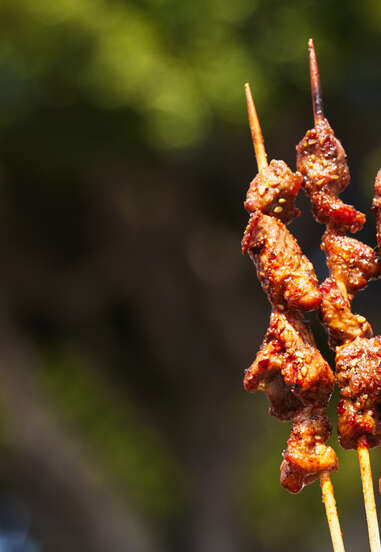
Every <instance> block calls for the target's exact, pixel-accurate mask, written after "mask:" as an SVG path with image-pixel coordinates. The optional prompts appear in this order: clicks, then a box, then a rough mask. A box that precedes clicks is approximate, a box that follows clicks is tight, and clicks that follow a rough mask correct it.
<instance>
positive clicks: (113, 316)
mask: <svg viewBox="0 0 381 552" xmlns="http://www.w3.org/2000/svg"><path fill="white" fill-rule="evenodd" d="M310 36H312V37H313V38H314V40H315V45H316V49H317V55H318V61H319V66H320V71H321V79H322V85H323V96H324V101H325V108H326V114H327V116H328V118H329V120H330V122H331V124H332V126H333V128H334V129H335V131H336V134H337V136H338V137H339V138H340V139H341V140H342V142H343V145H344V147H345V148H346V151H347V153H348V157H349V162H350V167H351V171H352V183H351V186H350V188H348V190H347V191H346V192H345V193H344V194H343V197H344V199H345V200H346V201H349V202H353V203H355V204H356V206H357V207H358V208H360V209H362V210H363V211H364V212H365V213H366V214H367V217H368V222H367V225H366V228H365V230H363V231H362V232H361V233H360V234H359V235H358V236H359V237H360V238H361V239H363V240H364V241H367V243H369V244H371V245H375V223H374V220H373V217H372V214H371V212H370V204H371V198H372V187H373V181H374V177H375V174H376V171H377V170H378V168H379V167H380V166H381V96H380V91H381V4H380V2H378V1H377V0H363V1H361V2H359V1H358V0H350V1H347V2H330V1H328V0H320V1H318V0H306V1H304V2H298V1H296V0H294V1H289V2H281V1H274V0H267V1H266V0H234V1H231V0H202V1H201V0H193V1H192V2H185V1H180V0H177V1H175V0H167V1H165V0H141V1H140V2H138V1H130V2H127V1H123V0H109V1H105V0H103V1H102V0H56V1H55V2H52V1H51V0H3V1H2V2H1V4H0V241H1V247H0V252H1V270H0V448H1V450H0V548H1V550H2V551H3V552H16V551H17V552H20V551H24V552H40V551H49V552H50V551H53V552H61V551H62V552H63V551H65V552H67V551H69V550H70V551H83V552H104V551H113V552H119V551H131V552H159V551H160V552H162V551H173V552H175V551H176V552H180V551H181V552H183V551H184V552H191V551H192V552H193V551H195V552H206V551H207V552H233V551H234V552H238V551H239V552H249V551H264V552H270V551H275V550H280V549H282V550H286V551H287V550H292V551H293V552H298V551H302V550H303V551H304V550H306V549H307V548H308V549H309V550H311V551H312V552H314V551H320V550H329V549H330V546H331V544H330V538H329V533H328V528H327V523H326V520H325V516H324V511H323V506H322V503H321V497H320V488H319V485H318V483H315V484H314V485H311V486H310V487H308V488H306V489H304V490H303V491H302V493H300V495H297V496H292V495H290V494H288V493H287V492H286V491H285V490H283V489H282V488H281V486H280V484H279V465H280V462H281V451H282V449H284V448H285V445H286V441H287V438H288V434H289V430H290V425H289V424H281V423H279V422H278V421H277V420H275V419H271V418H270V417H269V416H268V415H267V408H268V406H267V402H266V398H265V396H264V395H263V394H261V393H258V394H257V395H249V394H247V393H245V392H244V390H243V388H242V376H243V371H244V369H245V368H246V367H247V366H248V365H249V364H250V363H251V361H252V360H253V358H254V357H255V354H256V351H257V349H258V347H259V345H260V343H261V340H262V337H263V335H264V333H265V330H266V328H267V323H268V319H269V305H268V303H267V300H266V298H265V296H264V294H263V293H262V291H261V289H260V286H259V284H258V282H257V279H256V274H255V270H254V268H253V266H252V265H251V264H250V261H249V259H248V258H244V257H242V256H241V254H240V240H241V235H242V232H243V229H244V227H245V225H246V222H247V215H246V214H245V211H244V209H243V206H242V202H243V199H244V196H245V193H246V189H247V187H248V184H249V182H250V180H251V179H252V177H253V176H254V175H255V173H256V163H255V159H254V156H253V150H252V145H251V140H250V135H249V131H248V125H247V115H246V106H245V100H244V92H243V84H244V83H245V82H246V81H249V82H250V83H251V85H252V89H253V94H254V97H255V101H256V105H257V109H258V113H259V116H260V120H261V123H262V126H263V132H264V136H265V142H266V147H267V150H268V154H269V158H270V159H271V158H275V159H284V160H285V161H286V162H287V163H289V164H290V166H291V167H292V168H294V167H295V145H296V143H297V142H298V141H299V140H300V138H301V137H302V136H303V135H304V133H305V131H306V130H307V129H308V128H310V127H311V126H312V109H311V102H310V89H309V76H308V61H307V40H308V38H309V37H310ZM302 196H303V194H301V198H300V199H299V200H298V202H299V206H300V207H301V209H302V210H303V214H302V216H301V217H300V218H299V219H298V220H297V221H295V222H294V223H293V224H292V227H291V228H292V231H293V232H294V233H295V234H296V235H297V237H298V238H299V240H300V242H301V244H302V246H303V249H304V251H305V252H306V253H307V254H308V255H309V256H310V258H311V259H312V260H313V262H314V264H315V266H316V270H317V273H318V275H319V279H320V280H322V279H323V278H324V277H325V275H326V268H325V264H324V258H323V256H322V254H321V252H320V249H319V245H320V236H321V233H322V227H321V226H319V225H318V224H316V223H315V222H314V220H313V219H312V216H311V212H310V207H309V202H308V201H307V200H306V199H305V198H304V197H302ZM380 284H381V282H378V283H373V284H371V285H370V286H369V288H368V289H367V290H365V291H364V292H363V293H361V294H360V295H359V296H358V297H357V298H356V299H355V302H354V308H355V309H356V311H357V312H359V313H361V314H364V315H365V316H367V317H368V318H369V320H370V321H371V323H372V324H373V326H374V329H375V332H376V333H381V314H380V305H381V301H380V298H381V285H380ZM311 320H312V325H313V328H314V331H315V334H316V337H317V340H318V343H319V347H321V349H322V351H323V353H324V354H325V356H326V358H327V359H328V360H329V361H332V354H331V353H330V352H329V351H328V348H327V344H326V338H325V333H324V331H323V330H322V329H321V328H320V326H319V323H318V322H317V321H316V317H315V315H312V316H311ZM336 402H337V398H336V396H334V397H333V399H332V401H331V407H330V416H331V420H332V422H333V424H334V425H335V406H336ZM331 442H332V443H333V446H334V447H335V449H336V450H337V452H338V454H339V458H340V467H339V471H338V473H337V474H336V475H334V476H333V481H334V485H335V491H336V497H337V502H338V507H339V512H340V516H341V521H342V528H343V532H344V539H345V542H346V543H347V547H348V550H356V551H358V552H361V551H366V550H368V544H367V533H366V524H365V516H364V509H363V504H362V495H361V485H360V478H359V469H358V465H357V461H356V454H355V453H354V452H353V451H349V452H345V453H344V452H343V451H342V450H340V448H339V446H338V444H337V440H336V433H335V432H334V434H333V437H332V440H331ZM371 458H372V464H373V470H374V477H375V481H376V482H377V480H378V477H379V475H381V450H379V449H377V450H375V451H373V452H372V455H371ZM380 506H381V504H380ZM380 511H381V510H380Z"/></svg>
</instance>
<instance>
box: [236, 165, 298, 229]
mask: <svg viewBox="0 0 381 552" xmlns="http://www.w3.org/2000/svg"><path fill="white" fill-rule="evenodd" d="M302 182H303V178H302V176H301V175H300V174H299V173H295V174H294V173H293V172H292V171H291V170H290V169H289V168H288V166H287V165H286V163H285V162H284V161H275V160H272V161H271V163H270V165H269V166H268V167H267V168H266V169H264V170H263V171H261V172H259V173H258V174H257V176H256V177H255V178H254V180H252V182H251V183H250V187H249V190H248V192H247V195H246V201H245V203H244V205H245V209H246V210H247V211H248V212H249V213H253V212H254V211H256V210H259V211H261V212H262V213H264V214H266V215H272V216H273V217H275V218H278V219H279V220H281V221H282V222H284V223H288V222H290V221H291V220H292V219H293V218H295V217H297V216H299V214H300V211H299V209H297V208H296V207H295V205H294V201H295V198H296V196H297V195H298V192H299V190H300V188H301V186H302Z"/></svg>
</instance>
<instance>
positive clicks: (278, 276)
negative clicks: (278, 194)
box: [242, 211, 321, 311]
mask: <svg viewBox="0 0 381 552" xmlns="http://www.w3.org/2000/svg"><path fill="white" fill-rule="evenodd" d="M242 250H243V252H246V251H248V252H249V255H250V257H251V259H252V261H253V262H254V264H255V266H256V268H257V274H258V278H259V280H260V282H261V285H262V287H263V290H264V291H265V293H266V294H267V296H268V298H269V301H270V302H271V304H272V305H274V306H276V307H277V308H279V309H284V308H286V307H290V308H294V309H300V310H304V311H307V310H313V309H316V308H318V306H319V304H320V300H321V297H320V291H319V287H318V281H317V278H316V275H315V272H314V268H313V266H312V264H311V263H310V261H309V260H308V259H307V257H306V256H305V255H303V254H302V251H301V249H300V247H299V244H298V242H297V241H296V239H295V238H294V236H293V235H292V234H290V232H289V231H288V230H287V228H286V227H285V225H284V224H283V223H282V222H281V221H280V220H278V219H275V218H274V217H270V216H268V215H264V214H263V213H261V212H260V211H256V212H255V213H253V214H252V215H251V217H250V220H249V224H248V225H247V228H246V230H245V234H244V236H243V239H242Z"/></svg>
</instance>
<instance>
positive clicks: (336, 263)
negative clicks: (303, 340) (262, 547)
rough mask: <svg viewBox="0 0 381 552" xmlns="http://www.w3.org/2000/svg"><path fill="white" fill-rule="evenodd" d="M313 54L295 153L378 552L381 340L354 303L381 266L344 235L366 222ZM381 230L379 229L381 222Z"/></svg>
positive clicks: (343, 417) (346, 435)
mask: <svg viewBox="0 0 381 552" xmlns="http://www.w3.org/2000/svg"><path fill="white" fill-rule="evenodd" d="M309 54H310V75H311V89H312V103H313V110H314V122H315V127H314V129H312V130H309V131H307V134H306V135H305V137H304V138H303V139H302V140H301V141H300V143H299V145H298V146H297V152H298V155H297V167H298V170H299V171H300V172H301V174H302V175H303V178H304V187H305V189H306V192H307V193H308V194H309V195H310V197H311V201H312V204H313V212H314V216H315V218H316V220H317V221H318V222H320V223H322V224H326V225H327V229H326V231H325V233H324V235H323V238H322V249H323V251H324V252H325V254H326V257H327V264H328V268H329V271H330V276H329V277H328V278H327V279H326V280H325V282H323V284H321V286H320V290H321V292H322V302H321V305H320V314H321V318H322V321H323V323H324V325H325V326H326V328H327V330H328V335H329V343H330V346H331V348H333V349H334V350H335V351H336V381H337V384H338V386H339V388H340V394H341V400H340V402H339V404H338V432H339V439H340V443H341V445H342V446H343V447H344V448H354V449H357V451H358V458H359V463H360V471H361V479H362V485H363V494H364V502H365V509H366V516H367V523H368V532H369V541H370V547H371V550H372V552H380V550H381V547H380V537H379V530H378V520H377V514H376V508H375V501H374V491H373V483H372V475H371V468H370V461H369V451H368V448H369V447H374V446H376V445H377V444H378V443H379V441H380V440H381V411H380V406H381V338H380V337H375V338H373V337H372V336H373V332H372V328H371V326H370V324H369V322H367V320H366V319H365V318H364V317H363V316H361V315H356V314H353V313H352V310H351V302H352V299H353V297H354V294H355V292H356V291H359V290H361V289H363V288H364V287H365V286H366V285H367V283H368V281H369V280H371V279H374V278H378V277H379V276H380V273H381V262H380V259H379V258H378V257H377V256H376V254H375V251H374V250H373V249H372V248H371V247H369V246H367V245H366V244H363V243H362V242H360V241H358V240H355V239H353V238H350V237H348V236H346V232H348V231H350V232H352V233H353V232H357V231H358V230H359V229H361V227H362V226H363V224H364V222H365V215H363V214H362V213H360V212H359V211H357V210H356V209H355V208H354V207H352V206H351V205H345V204H344V203H343V202H342V201H341V199H339V197H338V195H339V193H340V192H341V191H343V190H344V188H345V187H346V186H347V185H348V183H349V179H350V175H349V169H348V165H347V163H346V155H345V152H344V149H343V147H342V145H341V143H340V142H339V141H338V140H337V139H336V138H335V136H334V133H333V130H332V129H331V127H330V125H329V123H328V121H327V119H326V118H325V117H324V113H323V106H322V96H321V88H320V78H319V72H318V67H317V61H316V54H315V49H314V45H313V41H312V39H310V41H309ZM380 178H381V177H380ZM377 189H378V190H379V191H380V192H381V186H380V187H379V188H377V183H376V197H375V201H374V209H375V211H376V213H378V212H379V211H377V209H379V207H380V206H381V202H380V203H378V202H377V198H378V197H379V196H377ZM378 229H379V230H381V222H380V225H378ZM379 236H380V234H379ZM380 238H381V236H380ZM379 241H381V240H379Z"/></svg>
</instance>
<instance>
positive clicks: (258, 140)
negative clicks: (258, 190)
mask: <svg viewBox="0 0 381 552" xmlns="http://www.w3.org/2000/svg"><path fill="white" fill-rule="evenodd" d="M245 93H246V103H247V112H248V115H249V125H250V131H251V137H252V139H253V145H254V151H255V157H256V159H257V165H258V170H259V171H263V169H265V168H266V167H267V165H268V163H267V154H266V150H265V144H264V141H263V135H262V130H261V125H260V124H259V120H258V115H257V110H256V109H255V104H254V100H253V96H252V94H251V90H250V84H249V83H248V82H247V83H246V84H245Z"/></svg>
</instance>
